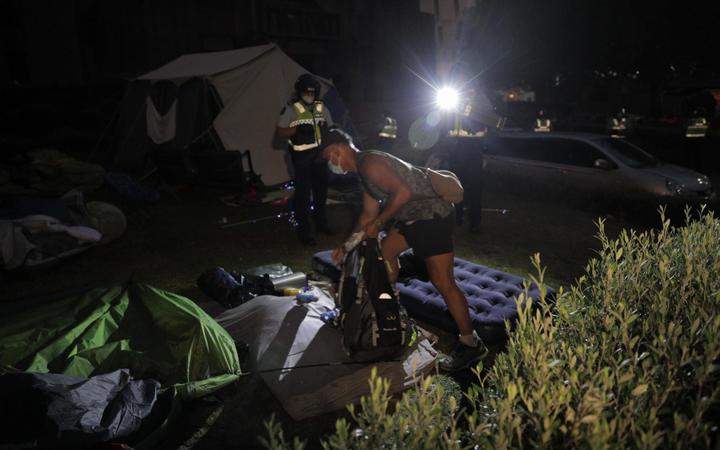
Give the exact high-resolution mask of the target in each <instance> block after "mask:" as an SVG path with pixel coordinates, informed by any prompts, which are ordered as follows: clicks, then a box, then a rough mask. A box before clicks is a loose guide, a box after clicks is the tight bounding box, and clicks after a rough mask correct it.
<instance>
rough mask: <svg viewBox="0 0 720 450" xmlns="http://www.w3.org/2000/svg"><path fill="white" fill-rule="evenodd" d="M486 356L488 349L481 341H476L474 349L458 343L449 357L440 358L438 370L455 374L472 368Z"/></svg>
mask: <svg viewBox="0 0 720 450" xmlns="http://www.w3.org/2000/svg"><path fill="white" fill-rule="evenodd" d="M487 354H488V348H487V347H486V346H485V344H484V343H483V341H482V340H478V343H477V345H476V346H475V347H470V346H468V345H465V344H463V343H462V342H458V343H457V344H456V345H455V348H454V349H453V351H452V352H450V354H449V355H445V356H443V357H442V358H440V370H443V371H445V372H457V371H458V370H463V369H467V368H468V367H470V366H474V365H475V364H477V363H478V362H479V361H480V360H481V359H483V358H484V357H485V356H486V355H487Z"/></svg>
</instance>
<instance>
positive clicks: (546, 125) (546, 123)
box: [535, 109, 552, 133]
mask: <svg viewBox="0 0 720 450" xmlns="http://www.w3.org/2000/svg"><path fill="white" fill-rule="evenodd" d="M551 127H552V125H551V123H550V118H548V117H545V111H543V110H542V109H541V110H540V112H539V113H538V116H537V118H536V119H535V132H537V133H547V132H549V131H550V130H551Z"/></svg>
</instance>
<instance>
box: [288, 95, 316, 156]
mask: <svg viewBox="0 0 720 450" xmlns="http://www.w3.org/2000/svg"><path fill="white" fill-rule="evenodd" d="M292 107H293V110H294V111H295V115H296V117H295V120H293V121H291V122H290V126H291V127H297V130H296V132H295V135H294V136H292V137H291V138H290V139H288V142H289V143H290V145H291V146H292V148H293V150H295V151H298V152H300V151H303V150H310V149H313V148H316V147H318V146H319V145H320V143H321V142H322V138H321V136H320V123H321V122H325V116H324V115H323V103H322V102H321V101H316V102H315V103H313V105H312V106H311V108H310V109H308V108H306V107H305V105H303V104H302V102H295V103H293V105H292Z"/></svg>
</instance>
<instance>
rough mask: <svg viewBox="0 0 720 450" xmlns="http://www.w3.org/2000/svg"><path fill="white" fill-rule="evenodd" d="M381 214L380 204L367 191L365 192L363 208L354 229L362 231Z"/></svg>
mask: <svg viewBox="0 0 720 450" xmlns="http://www.w3.org/2000/svg"><path fill="white" fill-rule="evenodd" d="M378 214H380V204H379V203H378V201H377V200H375V199H374V198H373V197H372V196H371V195H370V194H368V193H367V192H363V210H362V213H360V217H359V218H358V221H357V224H356V225H355V228H354V231H360V230H362V229H363V228H365V226H366V225H368V224H369V223H371V222H373V221H374V220H375V219H376V218H377V217H378Z"/></svg>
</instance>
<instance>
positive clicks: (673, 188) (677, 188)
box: [665, 180, 685, 195]
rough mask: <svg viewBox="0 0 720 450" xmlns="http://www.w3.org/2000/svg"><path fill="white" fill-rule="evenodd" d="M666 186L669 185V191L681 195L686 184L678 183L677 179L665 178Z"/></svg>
mask: <svg viewBox="0 0 720 450" xmlns="http://www.w3.org/2000/svg"><path fill="white" fill-rule="evenodd" d="M665 186H666V187H667V189H668V191H670V192H672V193H673V194H675V195H680V194H683V193H684V192H685V186H683V185H682V184H680V183H678V182H677V181H673V180H665Z"/></svg>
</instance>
